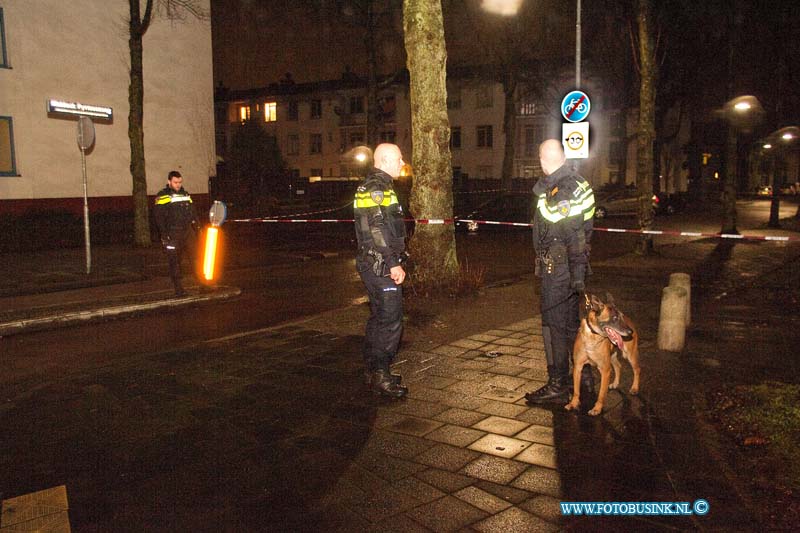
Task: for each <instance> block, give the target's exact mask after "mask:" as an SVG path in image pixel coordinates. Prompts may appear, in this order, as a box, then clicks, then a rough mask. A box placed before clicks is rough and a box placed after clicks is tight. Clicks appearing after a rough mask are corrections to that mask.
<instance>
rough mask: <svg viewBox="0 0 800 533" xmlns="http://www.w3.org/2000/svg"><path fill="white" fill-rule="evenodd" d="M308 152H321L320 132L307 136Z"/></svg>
mask: <svg viewBox="0 0 800 533" xmlns="http://www.w3.org/2000/svg"><path fill="white" fill-rule="evenodd" d="M308 152H309V153H311V154H321V153H322V134H321V133H312V134H311V136H310V137H309V146H308Z"/></svg>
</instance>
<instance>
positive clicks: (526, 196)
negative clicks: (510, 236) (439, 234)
mask: <svg viewBox="0 0 800 533" xmlns="http://www.w3.org/2000/svg"><path fill="white" fill-rule="evenodd" d="M531 202H532V195H531V193H529V192H528V193H506V194H503V195H501V196H497V197H495V198H492V199H490V200H487V201H485V202H483V203H482V204H480V205H479V206H478V207H476V208H475V209H473V210H472V211H470V212H469V213H467V214H465V215H460V216H459V217H458V218H459V222H458V225H457V226H456V230H458V231H465V230H466V231H468V232H469V233H477V232H478V231H486V230H487V229H489V230H502V229H508V228H513V226H508V225H505V224H478V223H477V222H471V221H474V220H488V221H493V222H517V223H523V224H529V223H530V222H531V215H532V211H531Z"/></svg>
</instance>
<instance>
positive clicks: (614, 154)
mask: <svg viewBox="0 0 800 533" xmlns="http://www.w3.org/2000/svg"><path fill="white" fill-rule="evenodd" d="M621 163H622V143H621V142H620V141H612V142H610V143H609V144H608V164H609V165H619V164H621Z"/></svg>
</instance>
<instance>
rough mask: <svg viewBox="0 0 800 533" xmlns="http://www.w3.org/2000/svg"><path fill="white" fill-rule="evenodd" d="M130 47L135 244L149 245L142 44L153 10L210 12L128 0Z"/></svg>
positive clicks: (173, 0)
mask: <svg viewBox="0 0 800 533" xmlns="http://www.w3.org/2000/svg"><path fill="white" fill-rule="evenodd" d="M128 4H129V8H130V18H129V20H128V32H129V38H128V47H129V50H130V54H131V71H130V85H129V86H128V104H129V105H130V111H129V112H128V139H129V140H130V145H131V165H130V169H131V179H132V180H133V241H134V244H135V245H136V246H142V247H144V246H149V245H150V219H149V208H148V207H149V206H148V202H147V173H146V170H145V157H144V127H143V122H144V73H143V68H142V56H143V51H144V47H143V45H142V42H143V39H144V34H145V33H147V30H148V28H150V24H151V22H152V21H153V16H154V9H155V10H156V11H157V12H158V13H159V14H160V15H162V16H164V17H166V18H167V19H170V20H184V19H186V18H187V17H194V18H197V19H200V20H206V19H208V18H209V16H210V14H209V13H208V12H206V11H204V10H203V9H202V8H201V6H200V5H199V3H198V1H197V0H145V2H144V13H142V5H141V2H140V0H128Z"/></svg>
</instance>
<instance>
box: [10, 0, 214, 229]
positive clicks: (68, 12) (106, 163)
mask: <svg viewBox="0 0 800 533" xmlns="http://www.w3.org/2000/svg"><path fill="white" fill-rule="evenodd" d="M199 5H200V7H201V8H202V9H204V10H208V9H209V5H210V1H209V0H203V1H201V2H199ZM160 15H163V13H161V14H156V16H154V18H153V22H152V24H151V26H150V28H149V29H148V31H147V33H146V34H145V37H144V144H145V158H146V172H147V192H148V193H149V194H155V193H156V192H157V191H158V190H159V189H160V188H161V187H163V186H164V183H165V181H166V176H167V173H168V172H169V171H170V170H172V169H179V170H180V171H181V172H182V173H183V175H184V177H185V182H186V187H187V189H188V190H190V191H191V192H192V194H193V196H196V197H197V198H198V199H199V200H200V201H202V198H203V195H204V194H206V193H207V190H208V179H209V176H212V175H214V173H215V164H216V157H215V152H214V136H213V123H214V117H213V89H214V84H213V76H212V55H211V26H210V23H209V22H208V21H201V20H197V19H193V18H192V17H187V18H186V19H185V20H182V21H180V22H179V23H178V22H172V21H170V20H167V19H166V18H165V17H164V16H160ZM128 17H129V14H128V2H108V1H106V0H71V1H69V2H64V1H62V0H37V1H36V2H20V1H5V0H0V209H2V211H3V212H4V213H6V214H24V213H28V212H31V211H35V212H42V211H49V212H53V211H59V212H63V211H69V212H74V213H81V210H82V205H83V179H82V167H81V153H80V150H79V147H78V143H77V140H76V135H77V116H75V115H70V114H66V113H63V112H53V110H52V109H50V108H49V107H48V106H49V103H50V102H51V101H59V102H62V103H67V104H76V105H77V104H82V105H84V106H94V107H97V108H102V109H105V110H108V111H110V117H109V118H105V119H97V118H95V119H93V120H94V123H95V143H94V146H93V147H92V148H91V149H89V150H87V152H86V174H87V178H88V179H87V181H88V196H89V205H90V209H91V210H92V212H95V211H103V210H119V211H125V210H132V206H133V203H132V199H131V195H132V180H131V175H130V169H129V167H130V145H129V141H128V112H129V105H128V85H129V69H130V66H129V63H130V60H129V58H130V55H129V50H128V34H127V21H128Z"/></svg>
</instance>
